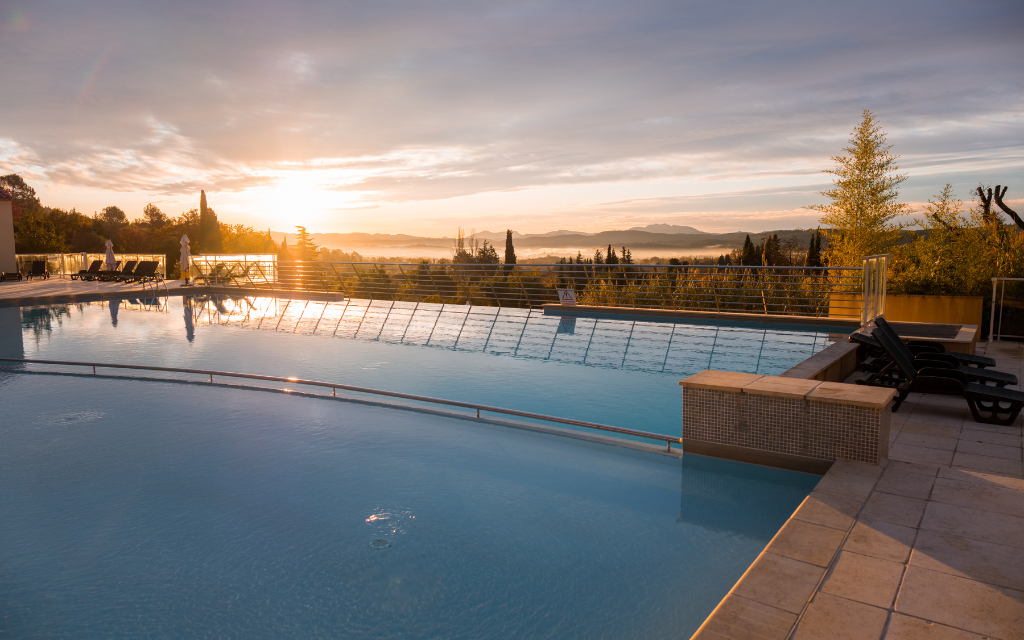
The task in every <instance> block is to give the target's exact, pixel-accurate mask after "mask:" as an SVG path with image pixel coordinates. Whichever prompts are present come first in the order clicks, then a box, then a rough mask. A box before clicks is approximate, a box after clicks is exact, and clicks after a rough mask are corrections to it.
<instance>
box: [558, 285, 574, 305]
mask: <svg viewBox="0 0 1024 640" xmlns="http://www.w3.org/2000/svg"><path fill="white" fill-rule="evenodd" d="M558 301H559V302H561V303H562V304H565V305H569V306H572V307H575V306H576V292H575V291H573V290H572V289H559V290H558Z"/></svg>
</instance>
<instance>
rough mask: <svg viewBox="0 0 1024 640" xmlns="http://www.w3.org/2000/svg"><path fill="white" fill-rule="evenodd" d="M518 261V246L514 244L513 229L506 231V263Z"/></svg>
mask: <svg viewBox="0 0 1024 640" xmlns="http://www.w3.org/2000/svg"><path fill="white" fill-rule="evenodd" d="M515 263H516V248H515V247H513V246H512V230H511V229H507V230H506V231H505V264H515Z"/></svg>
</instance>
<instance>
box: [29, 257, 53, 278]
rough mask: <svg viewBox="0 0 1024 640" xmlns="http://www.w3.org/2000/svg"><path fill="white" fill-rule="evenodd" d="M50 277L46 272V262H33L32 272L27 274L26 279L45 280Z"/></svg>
mask: <svg viewBox="0 0 1024 640" xmlns="http://www.w3.org/2000/svg"><path fill="white" fill-rule="evenodd" d="M49 277H50V272H49V271H47V270H46V260H33V261H32V271H30V272H29V273H28V279H29V280H31V279H32V278H42V279H43V280H46V279H48V278H49Z"/></svg>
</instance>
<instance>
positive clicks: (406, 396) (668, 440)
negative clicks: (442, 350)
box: [0, 358, 683, 452]
mask: <svg viewBox="0 0 1024 640" xmlns="http://www.w3.org/2000/svg"><path fill="white" fill-rule="evenodd" d="M0 362H18V363H22V364H48V365H59V366H71V367H92V372H93V375H96V369H97V367H99V368H104V369H135V370H140V371H164V372H170V373H191V374H197V375H203V376H209V379H210V382H211V383H212V382H213V378H214V376H219V377H222V378H243V379H247V380H261V381H264V382H284V383H289V384H301V385H307V386H315V387H325V388H328V389H331V396H332V397H337V395H338V389H342V390H344V391H354V392H357V393H367V394H371V395H379V396H388V397H392V398H401V399H403V400H414V401H416V402H429V403H433V404H441V405H447V406H451V407H460V408H463V409H475V410H476V417H477V418H479V417H480V412H481V411H485V412H488V413H501V414H506V415H511V416H517V417H520V418H530V419H533V420H543V421H545V422H555V423H560V424H570V425H574V426H578V427H586V428H588V429H596V430H599V431H611V432H613V433H621V434H625V435H631V436H636V437H639V438H647V439H649V440H661V441H662V442H664V443H665V444H666V445H667V447H668V451H669V452H671V451H672V444H673V443H675V444H682V443H683V439H682V438H674V437H672V436H666V435H662V434H660V433H650V432H648V431H639V430H636V429H626V428H623V427H614V426H612V425H607V424H598V423H596V422H585V421H583V420H573V419H571V418H558V417H555V416H546V415H543V414H540V413H531V412H529V411H519V410H516V409H503V408H501V407H491V406H488V405H484V404H476V403H474V402H460V401H458V400H444V399H442V398H431V397H429V396H418V395H414V394H411V393H400V392H398V391H384V390H383V389H370V388H369V387H357V386H354V385H350V384H340V383H337V382H323V381H320V380H305V379H303V378H294V377H282V376H266V375H261V374H258V373H234V372H231V371H210V370H208V369H182V368H178V367H154V366H150V365H143V364H112V363H104V362H74V361H69V360H33V359H19V358H0ZM8 370H11V369H8Z"/></svg>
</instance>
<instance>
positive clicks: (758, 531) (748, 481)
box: [678, 454, 821, 541]
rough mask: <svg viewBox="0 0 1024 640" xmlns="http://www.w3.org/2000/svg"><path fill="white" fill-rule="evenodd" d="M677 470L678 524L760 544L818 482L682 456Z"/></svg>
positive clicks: (805, 475) (806, 476)
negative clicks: (678, 491)
mask: <svg viewBox="0 0 1024 640" xmlns="http://www.w3.org/2000/svg"><path fill="white" fill-rule="evenodd" d="M682 467H683V473H682V483H681V489H680V497H679V517H678V521H679V522H687V523H690V524H695V525H698V526H701V527H704V528H707V529H710V530H712V531H728V532H732V533H737V534H740V535H744V536H747V537H750V538H754V539H758V540H765V541H767V540H770V539H771V537H772V536H774V535H775V533H776V532H777V531H778V530H779V528H780V527H782V525H783V524H784V523H785V519H786V518H787V517H788V516H789V512H788V511H787V509H789V510H790V511H792V505H793V504H799V502H800V500H802V499H803V498H804V497H805V496H806V495H807V494H808V493H810V492H811V490H812V489H814V487H815V485H817V484H818V480H820V479H821V478H820V476H816V475H813V474H809V473H797V472H795V471H784V470H782V469H771V468H768V467H761V466H756V465H749V464H744V463H741V462H732V461H730V460H720V459H717V458H709V457H707V456H698V455H693V454H688V455H684V456H683V459H682ZM794 499H795V502H794ZM780 518H781V520H780Z"/></svg>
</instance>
